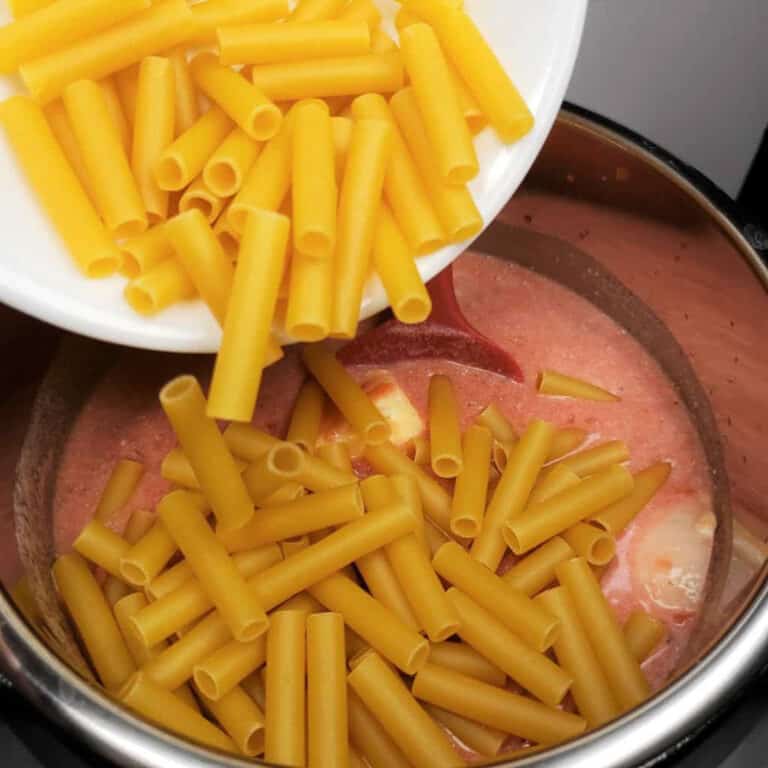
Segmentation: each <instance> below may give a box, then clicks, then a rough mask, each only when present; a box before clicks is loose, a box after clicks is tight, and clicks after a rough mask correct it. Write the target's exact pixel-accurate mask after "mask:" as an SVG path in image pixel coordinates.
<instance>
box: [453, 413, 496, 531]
mask: <svg viewBox="0 0 768 768" xmlns="http://www.w3.org/2000/svg"><path fill="white" fill-rule="evenodd" d="M492 444H493V437H492V435H491V433H490V431H489V430H487V429H486V428H485V427H482V426H479V425H477V424H475V425H473V426H471V427H470V428H469V429H468V430H467V431H466V432H465V433H464V438H463V440H462V448H461V451H462V457H463V462H462V464H463V466H462V469H461V472H460V473H459V475H458V477H457V478H456V485H455V487H454V491H453V502H452V504H451V531H452V532H453V533H454V534H455V535H456V536H463V537H465V538H468V539H474V538H476V537H477V536H478V535H479V534H480V531H481V530H482V526H483V518H484V517H485V504H486V499H487V496H488V479H489V474H490V468H491V448H492Z"/></svg>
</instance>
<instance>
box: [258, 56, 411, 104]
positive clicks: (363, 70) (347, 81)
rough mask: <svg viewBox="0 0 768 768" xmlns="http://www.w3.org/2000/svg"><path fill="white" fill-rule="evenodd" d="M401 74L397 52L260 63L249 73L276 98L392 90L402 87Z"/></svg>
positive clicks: (263, 89) (291, 98) (343, 94)
mask: <svg viewBox="0 0 768 768" xmlns="http://www.w3.org/2000/svg"><path fill="white" fill-rule="evenodd" d="M404 76H405V75H404V72H403V64H402V60H401V59H400V55H399V54H398V53H381V54H366V55H364V56H345V57H339V58H332V59H317V60H309V61H290V62H284V63H282V64H263V65H260V66H257V67H254V68H253V71H252V74H251V77H252V78H253V82H254V84H255V85H256V87H257V88H259V89H260V90H262V91H263V92H264V93H265V94H266V95H267V96H268V97H269V98H270V99H274V100H275V101H291V100H294V99H310V98H327V97H329V96H357V95H359V94H362V93H369V92H374V93H393V92H394V91H397V90H398V89H399V88H402V87H403V80H404Z"/></svg>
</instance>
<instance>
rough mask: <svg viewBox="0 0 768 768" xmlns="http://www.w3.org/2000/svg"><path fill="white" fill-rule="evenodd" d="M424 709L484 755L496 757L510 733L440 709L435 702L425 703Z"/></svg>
mask: <svg viewBox="0 0 768 768" xmlns="http://www.w3.org/2000/svg"><path fill="white" fill-rule="evenodd" d="M424 709H425V710H426V711H427V712H428V713H429V714H430V716H431V717H432V719H434V720H436V721H437V722H438V723H440V725H442V726H443V727H444V728H446V729H447V730H448V731H450V732H451V733H452V734H453V735H454V736H456V737H457V738H458V739H459V741H461V742H462V743H464V744H466V745H467V746H468V747H469V748H470V749H472V750H474V751H475V752H477V753H478V754H480V755H483V756H484V757H495V756H496V754H497V753H498V751H499V750H500V749H501V745H502V744H503V743H504V742H505V741H506V740H507V737H508V734H506V733H504V732H503V731H499V730H497V729H496V728H489V727H488V726H485V725H480V723H476V722H475V721H474V720H469V719H467V718H466V717H462V716H461V715H457V714H455V713H454V712H449V711H448V710H447V709H440V707H436V706H434V705H433V704H426V705H424Z"/></svg>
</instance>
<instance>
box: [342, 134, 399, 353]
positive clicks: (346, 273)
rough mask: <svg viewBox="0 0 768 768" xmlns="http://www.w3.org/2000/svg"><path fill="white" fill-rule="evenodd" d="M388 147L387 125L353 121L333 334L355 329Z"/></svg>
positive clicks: (344, 184) (348, 334)
mask: <svg viewBox="0 0 768 768" xmlns="http://www.w3.org/2000/svg"><path fill="white" fill-rule="evenodd" d="M391 147H392V128H391V126H390V124H389V122H387V121H384V120H367V119H365V120H356V121H355V122H354V124H353V126H352V137H351V139H350V144H349V152H348V155H347V162H346V167H345V171H344V180H343V182H342V185H341V191H340V194H339V219H338V242H337V246H336V253H335V254H334V259H335V267H334V268H335V270H336V272H335V276H334V292H333V307H332V320H331V332H332V333H333V334H334V335H335V336H340V337H344V338H352V337H353V336H354V335H355V332H356V330H357V323H358V320H359V315H360V304H361V302H362V299H363V287H364V284H365V280H366V278H367V276H368V270H369V268H370V261H371V251H372V248H373V240H374V233H375V230H376V221H377V217H378V213H379V206H380V204H381V195H382V191H383V188H384V176H385V174H386V171H387V165H388V163H389V157H390V152H391Z"/></svg>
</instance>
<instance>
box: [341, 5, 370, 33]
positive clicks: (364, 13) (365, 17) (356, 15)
mask: <svg viewBox="0 0 768 768" xmlns="http://www.w3.org/2000/svg"><path fill="white" fill-rule="evenodd" d="M336 19H337V20H338V21H341V20H345V21H364V22H365V23H366V24H367V25H368V26H369V27H370V29H371V32H373V31H374V30H375V29H377V28H378V26H379V23H380V22H381V13H379V9H378V8H377V7H376V3H375V2H374V1H373V0H350V2H348V3H347V4H346V5H345V6H344V8H342V10H341V12H340V13H339V14H337V16H336Z"/></svg>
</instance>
